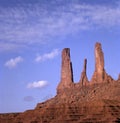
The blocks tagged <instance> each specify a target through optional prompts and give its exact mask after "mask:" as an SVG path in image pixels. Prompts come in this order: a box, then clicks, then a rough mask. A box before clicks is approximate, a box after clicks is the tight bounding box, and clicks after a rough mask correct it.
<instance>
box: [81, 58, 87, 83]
mask: <svg viewBox="0 0 120 123" xmlns="http://www.w3.org/2000/svg"><path fill="white" fill-rule="evenodd" d="M86 69H87V59H85V60H84V67H83V71H82V73H81V77H80V81H79V82H80V84H82V85H88V84H89V82H88V78H87V74H86Z"/></svg>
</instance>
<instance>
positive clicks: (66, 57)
mask: <svg viewBox="0 0 120 123" xmlns="http://www.w3.org/2000/svg"><path fill="white" fill-rule="evenodd" d="M72 83H73V69H72V62H71V60H70V49H69V48H65V49H63V51H62V67H61V81H60V84H59V85H58V88H57V90H58V91H59V90H63V89H65V88H68V87H70V86H71V85H72Z"/></svg>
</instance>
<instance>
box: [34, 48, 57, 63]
mask: <svg viewBox="0 0 120 123" xmlns="http://www.w3.org/2000/svg"><path fill="white" fill-rule="evenodd" d="M58 54H59V50H58V49H54V50H53V51H52V52H50V53H46V54H43V55H38V56H37V57H36V59H35V61H36V62H42V61H45V60H48V59H53V58H54V57H56V56H57V55H58Z"/></svg>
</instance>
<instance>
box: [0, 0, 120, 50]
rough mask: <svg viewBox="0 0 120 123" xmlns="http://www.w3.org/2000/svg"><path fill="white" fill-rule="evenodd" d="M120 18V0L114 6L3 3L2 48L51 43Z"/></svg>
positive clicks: (109, 25)
mask: <svg viewBox="0 0 120 123" xmlns="http://www.w3.org/2000/svg"><path fill="white" fill-rule="evenodd" d="M61 1H62V0H61ZM58 5H59V6H58ZM119 18H120V4H119V2H118V3H116V6H115V7H114V6H107V5H99V4H94V5H92V4H86V3H76V2H74V1H73V0H70V1H69V2H63V4H62V2H59V1H54V2H53V1H52V2H48V3H44V2H42V3H41V2H40V3H39V2H38V3H33V4H31V3H29V4H25V5H24V4H19V6H12V7H3V6H0V47H1V49H0V50H12V49H14V48H19V46H21V47H23V46H30V45H32V44H34V45H38V44H39V45H42V44H48V43H52V42H54V41H53V39H54V38H55V37H64V36H67V35H68V34H75V33H76V32H78V31H82V30H91V29H96V28H112V27H114V26H117V27H118V26H120V19H119ZM8 45H9V48H8ZM6 47H7V48H6ZM12 47H13V48H12Z"/></svg>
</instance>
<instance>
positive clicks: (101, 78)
mask: <svg viewBox="0 0 120 123" xmlns="http://www.w3.org/2000/svg"><path fill="white" fill-rule="evenodd" d="M112 80H113V79H112V77H111V76H109V75H108V74H107V73H106V71H105V69H104V54H103V51H102V46H101V44H100V43H98V42H97V43H96V45H95V71H94V74H93V76H92V79H91V82H92V83H101V82H110V81H112Z"/></svg>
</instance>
